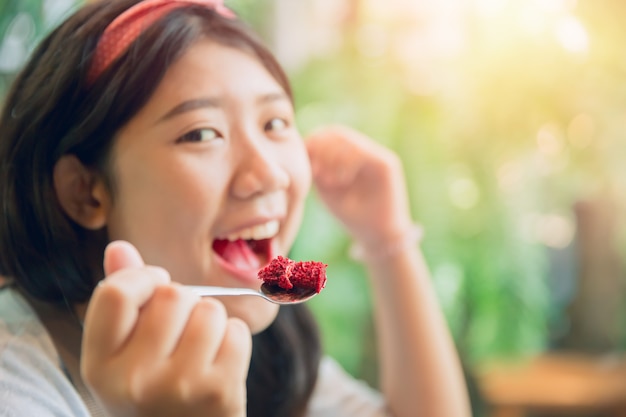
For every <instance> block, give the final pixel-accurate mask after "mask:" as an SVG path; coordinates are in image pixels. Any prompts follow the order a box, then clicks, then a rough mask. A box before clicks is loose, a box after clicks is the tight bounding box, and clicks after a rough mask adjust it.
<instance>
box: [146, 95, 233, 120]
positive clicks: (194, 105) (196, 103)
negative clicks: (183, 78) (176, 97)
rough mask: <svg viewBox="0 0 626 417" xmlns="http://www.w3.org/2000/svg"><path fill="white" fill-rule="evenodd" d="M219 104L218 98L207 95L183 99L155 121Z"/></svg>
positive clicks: (218, 105)
mask: <svg viewBox="0 0 626 417" xmlns="http://www.w3.org/2000/svg"><path fill="white" fill-rule="evenodd" d="M220 105H221V104H220V100H218V99H215V98H209V97H206V98H196V99H193V100H187V101H183V102H182V103H180V104H177V105H176V106H175V107H173V108H172V109H171V110H170V111H168V112H167V113H165V114H164V115H163V116H161V118H159V120H157V123H160V122H163V121H165V120H167V119H171V118H172V117H174V116H177V115H179V114H181V113H185V112H188V111H192V110H196V109H200V108H204V107H220Z"/></svg>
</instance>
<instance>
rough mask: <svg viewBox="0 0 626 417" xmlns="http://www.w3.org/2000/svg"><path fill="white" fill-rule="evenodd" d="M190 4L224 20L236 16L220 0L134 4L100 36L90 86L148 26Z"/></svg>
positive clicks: (153, 0) (163, 0)
mask: <svg viewBox="0 0 626 417" xmlns="http://www.w3.org/2000/svg"><path fill="white" fill-rule="evenodd" d="M192 4H200V5H203V6H207V7H211V8H213V9H215V11H216V12H217V13H219V14H221V15H222V16H224V17H227V18H234V17H235V14H234V13H233V12H232V11H231V10H230V9H228V8H227V7H226V6H224V4H223V0H145V1H142V2H140V3H137V4H135V5H134V6H132V7H131V8H129V9H128V10H126V11H125V12H124V13H122V14H121V15H119V16H118V17H116V18H115V19H114V20H113V21H112V22H111V23H110V24H109V26H107V28H106V29H105V30H104V33H102V36H101V37H100V40H99V41H98V45H97V46H96V50H95V52H94V57H93V60H92V62H91V68H90V70H89V74H88V76H87V77H88V78H87V80H88V82H89V84H92V83H93V82H94V81H95V80H96V79H97V78H98V77H99V76H100V75H101V74H102V73H103V72H104V70H106V69H107V68H108V67H109V66H110V65H111V63H112V62H113V61H115V60H116V59H117V58H118V57H119V56H120V55H122V53H124V52H125V51H126V49H128V47H129V46H130V44H131V43H133V41H134V40H135V39H137V37H138V36H139V35H140V34H141V32H143V31H144V30H145V29H146V28H148V27H149V26H150V25H151V24H153V23H154V22H155V21H157V20H158V19H159V18H161V17H163V16H164V15H165V14H167V13H168V12H170V11H172V10H174V9H177V8H180V7H183V6H188V5H192Z"/></svg>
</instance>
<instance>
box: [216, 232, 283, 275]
mask: <svg viewBox="0 0 626 417" xmlns="http://www.w3.org/2000/svg"><path fill="white" fill-rule="evenodd" d="M271 241H272V239H271V238H268V239H259V240H256V239H237V240H229V239H215V240H214V241H213V251H214V252H215V253H216V254H217V255H218V256H219V257H220V258H222V260H223V261H224V262H225V263H227V264H228V265H230V266H232V267H233V268H234V269H237V270H242V271H250V270H258V269H260V268H261V267H263V266H265V265H267V264H268V263H269V261H270V260H271Z"/></svg>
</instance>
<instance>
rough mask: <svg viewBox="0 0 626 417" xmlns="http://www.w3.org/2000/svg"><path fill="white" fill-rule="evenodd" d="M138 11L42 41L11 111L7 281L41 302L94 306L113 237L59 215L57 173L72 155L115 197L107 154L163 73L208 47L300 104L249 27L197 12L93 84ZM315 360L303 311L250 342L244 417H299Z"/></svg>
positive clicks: (1, 179) (156, 29)
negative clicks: (104, 53) (115, 30)
mask: <svg viewBox="0 0 626 417" xmlns="http://www.w3.org/2000/svg"><path fill="white" fill-rule="evenodd" d="M137 2H138V0H112V1H103V2H97V3H95V4H92V5H89V6H85V7H83V8H81V9H79V10H78V11H77V12H76V13H74V14H73V15H72V16H71V17H70V18H68V19H67V20H66V21H65V22H64V23H63V24H61V25H60V26H59V27H58V28H56V29H55V30H54V31H53V32H52V33H50V35H48V36H47V37H46V38H45V39H44V40H43V41H42V42H41V44H40V45H39V47H38V48H37V49H36V50H35V51H34V53H33V55H32V57H31V59H30V60H29V62H28V63H27V65H26V66H25V68H24V69H23V70H22V72H21V73H20V74H19V75H18V77H17V79H16V80H15V82H14V83H13V86H12V89H11V91H10V92H9V95H8V96H7V98H6V101H5V103H4V109H3V111H2V115H1V116H0V198H2V210H3V215H2V218H1V219H0V274H2V275H6V276H10V277H12V278H13V280H14V281H15V284H16V285H17V286H18V287H19V288H21V289H22V290H23V291H25V292H26V293H28V294H29V295H31V296H33V297H35V298H37V299H40V300H43V301H47V302H51V303H56V304H67V305H71V304H75V303H78V302H85V301H87V300H88V299H89V297H90V296H91V293H92V291H93V288H94V286H95V283H96V282H97V281H98V280H99V279H101V278H102V277H103V275H104V272H103V270H102V261H103V253H104V248H105V246H106V244H107V243H108V236H107V232H106V228H104V229H102V230H98V231H93V230H87V229H85V228H83V227H81V226H80V225H78V224H77V223H75V222H74V221H72V220H71V219H70V218H69V217H68V216H67V215H66V214H65V212H64V211H63V209H62V208H61V205H60V203H59V201H58V199H57V196H56V192H55V189H54V181H53V170H54V166H55V164H56V162H57V161H58V160H59V158H60V157H61V156H63V155H67V154H72V155H75V156H76V157H77V158H78V159H79V160H80V161H81V162H82V163H83V164H84V165H85V166H86V167H88V168H89V169H92V170H94V171H95V172H97V173H99V174H100V175H102V176H103V178H104V179H105V183H106V184H107V186H108V187H109V188H110V189H111V191H114V190H115V178H113V177H112V175H111V170H110V169H109V167H110V163H109V154H110V149H111V146H112V144H113V142H114V139H115V135H116V132H117V131H118V130H119V129H120V128H121V127H122V126H124V125H125V124H126V123H127V122H128V121H129V120H130V119H131V118H132V117H133V116H134V115H135V114H136V113H137V112H138V111H139V110H140V109H141V108H142V107H143V106H144V105H145V104H146V102H147V101H148V100H149V98H150V97H151V95H152V93H153V92H154V90H155V89H156V87H157V86H158V84H159V83H160V81H161V80H162V78H163V76H164V74H165V72H166V71H167V69H168V68H169V67H170V66H171V64H172V63H173V62H175V61H176V60H177V59H178V58H179V57H180V56H181V55H183V54H184V52H185V51H186V50H187V49H188V48H189V47H190V46H191V45H193V44H194V42H196V41H197V40H198V39H200V38H204V37H209V38H210V39H212V40H214V41H216V42H219V43H221V44H224V45H227V46H232V47H234V48H238V49H242V50H245V51H248V52H249V53H251V54H253V55H254V56H256V57H257V58H258V59H259V61H260V62H261V63H262V64H263V65H264V66H265V68H266V69H267V70H268V71H269V72H270V74H272V75H273V76H274V78H275V79H276V80H277V82H278V83H279V84H280V85H281V86H282V87H283V88H284V89H285V91H286V93H287V94H288V95H289V97H291V94H292V93H291V88H290V86H289V82H288V79H287V77H286V76H285V74H284V72H283V70H282V69H281V67H280V65H279V64H278V62H277V61H276V59H275V58H274V57H273V55H272V53H271V52H270V51H269V50H268V49H267V48H266V47H265V46H264V45H263V43H262V42H261V41H259V40H258V39H257V37H256V36H255V35H254V34H252V32H251V31H249V30H248V28H247V27H246V26H245V25H244V24H243V23H242V22H240V21H239V20H237V19H228V18H225V17H223V16H221V15H220V14H218V13H216V12H215V11H214V10H212V9H210V8H207V7H205V6H202V5H191V4H190V5H188V6H185V7H181V8H178V9H175V10H173V11H171V12H169V13H168V14H166V15H165V16H164V17H163V18H161V19H159V20H158V21H157V22H155V23H154V24H153V25H151V26H150V27H149V28H147V29H146V30H145V31H144V32H143V33H142V34H141V35H140V36H139V37H138V38H137V39H136V40H135V41H134V42H133V43H132V44H131V46H130V47H129V49H128V50H127V51H126V52H124V53H123V54H122V55H121V56H120V58H119V59H118V60H117V61H115V62H114V63H113V64H112V65H111V66H110V67H109V68H108V69H107V70H105V71H104V72H103V73H102V74H101V75H100V76H99V77H98V78H97V79H96V80H95V82H93V84H89V83H87V74H88V72H89V67H90V63H91V58H92V55H93V52H94V48H95V46H96V44H97V42H98V38H99V37H100V35H101V34H102V32H103V31H104V29H105V28H106V26H107V25H108V24H109V23H110V22H111V21H112V20H113V19H114V18H115V17H117V16H119V15H120V14H121V13H122V12H123V11H124V10H126V9H128V8H129V7H131V6H132V5H134V4H136V3H137ZM112 195H115V193H114V192H112ZM319 356H320V342H319V335H318V332H317V328H316V326H315V323H314V320H313V319H312V317H311V315H310V313H309V312H308V311H307V309H306V307H304V306H296V307H292V308H289V309H281V310H280V312H279V315H278V317H277V319H276V320H275V322H274V323H273V324H272V325H271V326H270V327H269V328H268V329H267V330H266V331H264V332H262V333H260V334H258V335H256V336H255V337H254V348H253V358H252V363H251V367H250V373H249V377H248V396H249V401H248V415H250V416H252V415H259V416H261V415H272V416H295V415H299V414H302V413H303V412H304V407H305V406H306V403H307V401H308V398H309V396H310V393H311V391H312V388H313V385H314V382H315V379H316V376H317V365H318V362H319ZM277 392H280V393H281V394H280V395H276V393H277Z"/></svg>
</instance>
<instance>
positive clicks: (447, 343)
mask: <svg viewBox="0 0 626 417" xmlns="http://www.w3.org/2000/svg"><path fill="white" fill-rule="evenodd" d="M307 147H308V150H309V156H310V158H311V165H312V169H313V178H314V182H315V185H316V187H317V191H318V193H319V195H320V198H321V199H322V200H323V201H324V202H325V203H326V205H327V206H328V208H329V210H330V211H331V212H332V213H333V214H334V215H335V216H336V217H338V218H339V220H341V221H342V223H343V224H344V225H345V226H346V228H347V230H348V232H349V233H350V235H351V236H352V238H353V239H354V240H355V242H358V243H359V244H360V245H362V246H363V247H364V248H365V249H366V256H365V257H364V261H365V265H366V267H367V271H368V275H369V277H370V280H371V285H372V290H373V291H372V294H373V297H374V300H373V302H374V314H375V323H376V329H377V337H378V346H379V350H380V357H379V363H380V376H381V389H382V391H383V394H384V396H385V398H386V400H387V402H388V405H389V408H390V409H391V411H392V413H393V414H394V415H395V416H396V417H409V416H415V415H416V411H417V412H418V414H417V415H420V416H438V417H446V416H449V417H453V416H454V417H462V416H469V415H470V407H469V401H468V397H467V390H466V387H465V385H464V378H463V374H462V371H461V366H460V362H459V359H458V355H457V353H456V350H455V347H454V344H453V341H452V338H451V336H450V334H449V331H448V328H447V324H446V322H445V319H444V317H443V314H442V312H441V310H440V308H439V306H438V303H437V299H436V296H435V293H434V290H433V287H432V285H431V282H430V275H429V272H428V268H427V266H426V263H425V261H424V259H423V257H422V254H421V251H420V250H419V249H418V248H417V247H416V246H417V245H413V244H411V245H400V246H399V248H398V250H395V251H393V253H391V254H389V255H387V256H376V255H377V254H379V253H380V251H379V250H378V249H379V248H385V247H388V246H389V245H394V244H396V243H397V242H399V241H402V240H403V239H405V237H406V235H407V233H409V231H410V230H411V224H412V221H411V215H410V210H409V204H408V198H407V195H406V186H405V181H404V174H403V172H402V166H401V164H400V161H399V159H398V158H397V156H396V155H395V154H393V153H392V152H390V151H389V150H387V149H386V148H384V147H382V146H380V145H378V144H376V143H374V142H372V141H371V140H369V139H368V138H366V137H365V136H363V135H361V134H359V133H357V132H354V131H352V130H348V129H346V128H340V127H334V128H328V129H324V130H322V131H318V132H317V133H315V134H313V135H312V136H311V137H310V138H309V139H308V141H307ZM367 254H369V255H370V256H367Z"/></svg>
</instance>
